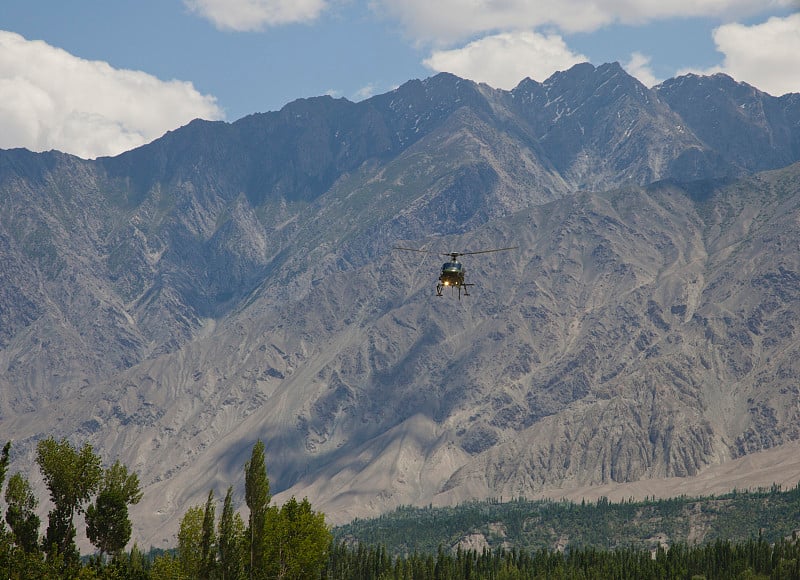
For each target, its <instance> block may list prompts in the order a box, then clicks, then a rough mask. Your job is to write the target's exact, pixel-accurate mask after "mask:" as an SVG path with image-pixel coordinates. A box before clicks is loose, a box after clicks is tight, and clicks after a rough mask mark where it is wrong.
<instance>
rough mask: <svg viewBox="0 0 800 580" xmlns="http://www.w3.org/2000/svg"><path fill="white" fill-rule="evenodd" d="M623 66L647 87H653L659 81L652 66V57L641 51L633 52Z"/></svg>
mask: <svg viewBox="0 0 800 580" xmlns="http://www.w3.org/2000/svg"><path fill="white" fill-rule="evenodd" d="M622 68H624V69H625V71H626V72H627V73H628V74H629V75H631V76H632V77H636V79H638V81H639V82H640V83H642V84H643V85H644V86H646V87H652V86H654V85H656V84H658V82H659V81H658V79H657V78H656V76H655V75H654V74H653V69H652V68H651V67H650V57H649V56H645V55H643V54H642V53H641V52H634V53H633V54H631V59H630V60H629V61H628V62H626V63H625V64H624V65H622Z"/></svg>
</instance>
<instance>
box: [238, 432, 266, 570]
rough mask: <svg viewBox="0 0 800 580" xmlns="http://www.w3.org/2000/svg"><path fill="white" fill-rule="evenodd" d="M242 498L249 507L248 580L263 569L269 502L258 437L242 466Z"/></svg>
mask: <svg viewBox="0 0 800 580" xmlns="http://www.w3.org/2000/svg"><path fill="white" fill-rule="evenodd" d="M244 473H245V480H244V494H245V495H244V500H245V503H246V504H247V507H248V508H249V509H250V516H249V522H248V524H249V525H248V535H249V539H250V567H249V574H250V580H253V578H256V577H257V576H256V574H257V573H258V571H261V570H263V569H264V547H263V545H264V522H265V518H266V513H267V509H268V508H269V502H270V500H271V499H272V496H270V493H269V478H268V477H267V467H266V463H265V462H264V443H263V442H262V441H261V439H259V440H258V441H256V443H255V445H253V451H252V453H251V454H250V459H249V461H247V463H245V466H244Z"/></svg>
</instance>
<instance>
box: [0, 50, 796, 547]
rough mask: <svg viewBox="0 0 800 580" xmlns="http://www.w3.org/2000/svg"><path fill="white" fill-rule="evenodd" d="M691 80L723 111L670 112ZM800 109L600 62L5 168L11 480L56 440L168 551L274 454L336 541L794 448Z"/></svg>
mask: <svg viewBox="0 0 800 580" xmlns="http://www.w3.org/2000/svg"><path fill="white" fill-rule="evenodd" d="M703 90H705V91H706V92H707V93H708V94H713V95H715V98H717V99H718V101H715V102H719V103H726V105H725V106H724V107H723V106H722V105H721V104H720V105H719V106H717V108H716V109H715V112H714V114H713V115H706V116H703V115H696V114H694V110H691V111H678V110H677V109H678V108H679V107H678V105H677V104H674V103H675V102H677V103H679V104H680V105H681V106H684V107H686V106H688V105H687V104H686V103H687V102H688V103H691V102H695V101H697V95H700V94H702V91H703ZM681 91H684V92H687V94H689V95H694V97H692V99H684V97H681V94H683V93H682V92H681ZM740 93H741V94H744V95H745V96H746V97H747V99H748V100H747V101H746V103H745V104H748V103H749V106H750V109H747V107H746V109H747V111H755V113H748V114H745V115H742V114H741V112H740V108H739V106H738V105H736V106H731V103H738V101H737V99H738V98H740V97H741V96H742V95H741V94H740ZM720 94H721V95H722V96H719V95H720ZM759 103H760V105H759V107H760V108H761V109H762V110H764V111H769V113H768V114H767V113H765V114H763V115H761V114H756V113H758V109H759V107H757V106H756V105H758V104H759ZM740 104H741V103H740ZM690 112H691V113H692V114H689V113H690ZM798 120H800V100H798V99H796V98H793V97H792V96H791V95H789V96H784V97H781V98H775V97H771V96H769V95H766V94H765V93H761V92H760V91H757V90H756V89H754V88H752V87H750V88H747V87H746V86H745V87H744V88H743V86H742V85H741V84H736V83H733V84H731V82H730V79H729V78H727V77H693V76H691V75H690V76H687V77H681V79H680V82H678V81H675V82H674V83H671V82H669V81H668V82H665V83H663V84H662V85H660V86H659V87H655V88H654V89H652V90H651V89H647V88H646V87H644V86H643V85H641V83H639V82H638V81H636V80H635V79H633V78H632V77H630V76H628V75H627V74H626V73H625V72H624V71H623V70H622V68H621V67H619V65H618V64H610V65H603V66H601V67H597V68H595V67H593V66H592V65H587V64H585V65H578V66H576V67H573V69H571V70H570V71H565V72H563V73H557V74H556V75H553V77H551V78H550V79H548V80H546V81H545V82H544V83H537V82H535V81H531V80H529V79H528V80H525V81H523V82H522V83H520V85H519V86H518V87H516V88H515V89H513V90H512V91H499V90H496V89H492V88H491V87H487V86H485V85H477V84H475V83H472V82H470V81H466V80H464V79H459V78H457V77H454V76H453V75H447V74H441V75H437V76H435V77H431V78H430V79H425V80H422V81H410V82H408V83H406V84H404V85H402V86H401V87H399V88H398V89H396V90H395V91H392V92H390V93H386V94H385V95H378V96H376V97H372V98H371V99H367V100H366V101H362V102H360V103H350V102H349V101H346V100H343V99H333V98H331V97H316V98H312V99H302V100H298V101H295V102H293V103H290V104H288V105H287V106H286V107H284V108H283V109H282V110H281V111H279V112H274V113H263V114H256V115H251V116H249V117H245V118H243V119H240V120H239V121H236V122H234V123H231V124H228V123H223V122H207V121H194V122H192V123H190V124H189V125H187V126H186V127H184V128H181V129H178V130H176V131H172V132H170V133H168V134H167V135H165V136H164V137H162V138H161V139H158V140H156V141H155V142H153V143H151V144H149V145H146V146H143V147H141V148H138V149H136V150H133V151H130V152H127V153H124V154H122V155H120V156H117V157H114V158H101V159H98V160H97V161H86V160H81V159H78V158H76V157H72V156H69V155H65V154H61V153H56V152H52V153H44V154H33V153H30V152H26V151H23V150H11V151H0V203H2V212H0V240H2V244H1V245H0V252H1V253H2V258H3V260H4V263H5V264H8V265H9V267H4V268H3V269H2V272H0V387H2V388H1V389H0V393H2V394H0V417H2V423H0V425H1V426H0V436H2V437H5V438H6V439H12V438H13V439H14V440H15V449H16V451H15V452H16V453H19V455H18V456H17V458H16V459H15V462H16V465H19V464H20V463H24V461H26V459H27V461H29V463H28V464H29V465H31V464H32V463H30V458H31V457H32V453H33V449H34V447H35V442H36V441H37V440H38V439H39V438H41V437H42V436H44V434H45V433H48V434H50V433H54V434H56V435H67V436H69V437H71V438H74V439H76V440H81V441H83V440H88V441H90V442H91V443H92V444H93V445H94V446H95V447H96V449H97V450H99V451H100V452H101V453H102V454H103V456H104V457H114V458H117V457H119V458H121V459H122V460H123V461H124V462H125V463H127V464H128V465H129V466H130V467H131V468H132V469H135V470H136V471H137V472H138V473H140V478H141V479H142V482H143V485H144V488H145V497H146V499H145V500H144V501H143V503H142V505H141V506H138V507H137V508H136V509H137V511H136V513H135V516H136V517H139V518H141V524H139V525H140V526H141V527H140V528H139V530H138V531H137V533H138V534H140V537H141V539H142V540H143V541H149V542H152V543H153V544H154V545H168V544H169V542H170V539H171V538H172V535H173V534H174V533H175V531H176V529H177V527H176V521H177V520H176V518H179V517H180V515H181V514H182V511H183V510H185V508H186V507H187V506H188V505H191V504H192V503H193V502H194V503H196V502H198V501H199V500H198V498H202V497H204V494H205V493H207V490H208V488H209V487H216V488H217V489H222V488H223V487H227V485H228V484H229V483H233V482H236V481H239V480H240V479H241V478H240V475H241V474H240V472H241V466H242V465H243V464H244V461H245V460H246V458H247V457H246V455H247V453H248V452H249V448H250V447H251V446H252V443H253V441H254V440H255V439H256V438H258V437H261V438H263V439H264V441H265V442H266V443H267V448H268V449H267V455H268V469H269V470H270V477H271V480H272V481H273V485H274V488H275V491H276V492H280V493H283V494H288V493H297V494H301V493H306V492H307V494H308V495H309V498H310V499H311V500H312V502H313V503H314V504H315V505H319V506H320V507H321V508H322V509H323V510H327V511H329V512H330V513H331V517H332V518H334V519H336V520H337V521H342V518H343V517H346V516H353V515H369V514H376V513H380V512H381V511H383V510H386V509H391V508H393V507H395V506H396V505H399V504H404V503H419V504H426V503H429V502H433V501H437V502H438V501H441V502H448V501H459V500H462V499H464V498H466V497H470V496H472V495H476V496H485V495H488V494H491V495H493V496H495V497H496V496H498V495H504V496H509V497H510V496H514V495H517V494H522V495H531V494H539V493H545V492H551V491H552V490H554V489H562V488H564V489H566V488H568V487H572V488H585V487H586V486H590V485H610V484H623V483H625V482H635V481H639V480H643V479H657V478H663V477H675V476H683V477H687V476H697V475H698V474H701V473H703V472H704V470H706V469H708V468H709V467H710V466H714V465H718V464H724V463H725V462H728V461H730V460H732V459H734V458H737V457H742V456H744V455H747V454H751V453H756V452H759V451H763V450H766V449H773V448H776V447H779V446H781V445H785V444H788V443H791V442H793V441H795V440H796V439H797V438H798V437H800V433H798V432H797V429H796V428H794V427H793V425H796V424H797V421H796V420H797V405H796V401H795V398H796V394H797V393H796V387H795V386H793V384H792V383H791V377H792V376H794V374H795V371H796V369H795V366H796V363H795V362H794V361H795V359H796V358H797V357H796V356H794V352H795V350H796V349H794V347H793V346H792V337H794V335H795V334H794V333H795V320H796V318H797V316H800V311H798V301H797V293H796V291H795V287H796V284H795V282H796V279H797V276H798V274H797V272H800V264H798V263H797V255H796V252H793V251H792V250H793V249H796V248H797V247H799V246H800V232H798V227H797V224H796V223H795V220H794V216H796V215H797V200H798V199H800V198H798V191H797V190H798V185H797V184H798V183H800V180H799V179H798V173H799V172H800V168H799V167H800V166H798V165H797V161H798V159H800V155H798V153H800V150H798V149H797V148H796V144H797V143H800V123H799V122H798ZM704 121H708V122H709V123H710V125H709V126H702V127H701V126H700V125H699V123H701V122H704ZM715 123H716V124H717V125H720V124H726V127H728V128H729V131H728V132H721V134H724V135H726V136H728V137H727V141H726V143H728V147H727V148H726V149H721V148H720V145H719V143H720V141H719V140H717V141H715V140H714V139H712V138H711V136H713V135H714V134H715V133H714V132H713V126H714V124H715ZM742 127H744V129H743V128H742ZM730 135H733V136H735V137H736V138H735V139H732V138H731V137H730ZM754 135H755V136H762V135H766V136H770V135H778V136H782V137H781V138H780V139H772V141H770V139H769V138H766V137H764V138H761V137H759V139H760V141H759V143H760V144H759V146H758V147H756V148H754V149H753V151H751V152H747V148H746V144H747V143H748V142H749V141H752V140H753V138H754V137H753V136H754ZM737 140H738V141H737ZM765 143H766V145H764V144H765ZM745 153H747V154H746V155H745ZM787 159H788V160H789V161H790V162H791V163H793V164H790V163H786V161H787ZM762 169H769V170H770V171H766V172H763V171H762V172H761V173H758V174H754V173H753V172H754V171H756V170H758V171H761V170H762ZM395 245H402V246H412V247H419V248H421V249H427V250H430V251H432V252H449V251H474V250H475V249H483V248H493V247H508V246H519V249H518V250H515V251H513V252H507V253H498V254H494V255H492V254H489V255H487V256H483V257H478V256H475V257H472V259H469V260H468V261H467V259H466V258H465V263H466V264H467V267H468V269H469V279H470V281H473V282H475V283H476V284H477V286H476V287H475V289H474V291H473V292H471V293H472V294H473V296H470V297H469V298H465V299H462V300H460V301H459V300H458V299H457V298H456V297H446V298H436V297H435V296H432V290H431V288H432V284H433V283H434V282H435V277H436V275H437V271H438V268H439V263H438V262H437V261H436V258H435V257H434V255H433V254H411V253H408V254H402V255H401V254H400V253H399V252H393V251H392V250H391V248H392V247H393V246H395ZM237 489H238V488H237ZM240 492H241V490H238V491H237V493H238V501H241V493H240ZM135 524H136V522H135ZM145 530H147V531H145Z"/></svg>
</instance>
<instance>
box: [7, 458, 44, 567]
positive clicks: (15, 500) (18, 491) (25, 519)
mask: <svg viewBox="0 0 800 580" xmlns="http://www.w3.org/2000/svg"><path fill="white" fill-rule="evenodd" d="M5 497H6V504H7V505H8V508H7V509H6V521H7V522H8V525H9V526H10V527H11V532H12V533H13V534H14V542H15V543H16V544H17V546H19V547H20V548H22V549H23V550H24V551H25V552H27V553H33V552H36V551H37V550H38V549H39V524H40V523H41V521H40V520H39V516H38V515H36V508H37V507H38V505H39V500H37V499H36V496H35V495H34V494H33V491H32V490H31V484H30V483H29V482H28V480H27V479H25V477H24V476H23V475H22V474H21V473H15V474H14V475H12V476H11V479H9V480H8V486H7V487H6V495H5Z"/></svg>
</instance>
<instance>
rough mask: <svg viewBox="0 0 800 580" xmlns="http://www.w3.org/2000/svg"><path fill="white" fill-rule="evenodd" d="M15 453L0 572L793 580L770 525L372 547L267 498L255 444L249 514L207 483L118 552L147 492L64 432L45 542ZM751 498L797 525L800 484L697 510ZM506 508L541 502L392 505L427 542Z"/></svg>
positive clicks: (798, 547)
mask: <svg viewBox="0 0 800 580" xmlns="http://www.w3.org/2000/svg"><path fill="white" fill-rule="evenodd" d="M10 448H11V444H10V443H7V444H6V445H5V446H4V448H3V450H2V453H1V454H0V491H2V489H3V485H4V484H5V483H7V484H6V485H5V494H4V496H3V497H4V499H5V504H6V512H5V518H4V519H0V575H3V577H7V578H9V579H22V578H25V579H28V578H53V579H58V578H70V579H73V578H77V579H84V578H85V579H91V578H96V579H109V580H110V579H115V580H117V579H120V580H121V579H130V580H194V579H202V580H212V579H213V580H264V579H268V578H270V579H271V578H285V579H308V580H316V579H320V580H323V579H331V580H345V579H347V580H350V579H354V580H359V579H363V580H394V579H397V580H406V579H408V580H428V579H430V580H449V579H458V580H462V579H467V580H484V579H485V580H514V579H548V580H559V579H570V580H572V579H590V578H619V579H628V578H631V579H636V578H642V579H645V578H646V579H652V578H659V579H661V578H664V579H672V578H674V579H687V580H699V579H707V580H711V579H717V578H719V579H755V578H759V579H784V578H786V579H798V580H800V543H798V542H797V541H796V535H793V536H791V539H789V538H788V537H781V536H779V537H777V539H775V538H774V537H773V536H770V535H769V534H768V533H767V530H768V528H764V530H765V532H764V533H760V532H759V533H758V534H757V535H752V536H751V537H750V538H747V539H745V540H740V541H732V540H730V539H723V538H716V539H713V540H712V541H709V542H707V543H704V544H700V545H688V544H686V543H676V544H674V545H672V546H671V547H669V548H665V547H662V546H660V545H659V546H657V547H655V548H652V547H643V546H641V545H633V544H630V545H620V544H619V541H618V540H617V545H616V547H615V548H614V549H607V548H601V547H598V546H594V545H589V544H588V543H574V544H572V543H571V544H570V545H569V546H568V547H567V549H565V550H554V549H552V548H549V547H542V548H538V549H532V550H531V549H525V548H520V547H515V548H509V547H507V546H503V547H497V548H495V549H489V548H487V549H485V550H483V551H475V550H464V549H461V548H460V547H458V545H459V543H458V541H457V539H456V541H453V539H452V538H449V537H448V538H441V537H440V542H439V544H438V545H437V547H436V548H435V549H432V550H418V549H416V548H414V549H407V550H405V551H401V552H398V551H397V550H396V546H395V548H394V549H389V548H387V546H386V545H385V544H383V543H382V542H381V541H380V534H375V535H373V537H372V538H371V540H370V541H368V540H365V539H363V538H362V539H361V540H358V539H357V538H356V537H355V536H354V535H352V534H351V535H348V534H342V530H345V531H346V530H349V531H350V532H352V531H353V530H356V529H358V526H359V525H361V524H364V522H360V523H359V522H355V525H354V526H349V527H348V526H345V527H343V528H340V530H339V537H340V538H346V539H339V540H335V539H334V536H333V534H332V533H331V530H330V529H329V528H328V526H327V525H326V524H325V518H324V515H323V514H321V513H319V512H315V511H314V510H313V509H312V508H311V504H310V503H309V502H308V500H307V499H304V500H302V501H297V500H296V499H295V498H291V499H290V500H289V501H287V502H286V503H285V504H284V505H282V506H277V505H273V504H272V503H271V500H272V497H271V495H270V487H269V478H268V477H267V471H266V464H265V458H264V444H263V443H262V442H261V441H258V442H257V443H256V444H255V445H254V446H253V449H252V453H251V456H250V459H249V460H248V461H247V462H246V463H245V465H244V479H245V481H244V483H245V485H244V488H245V490H244V491H245V498H244V499H245V503H246V505H247V508H248V512H247V518H246V520H245V518H243V517H242V515H241V514H239V513H237V512H236V511H235V510H234V509H233V487H228V489H227V492H226V494H225V498H224V500H223V502H222V509H221V512H220V513H219V517H217V508H218V505H217V500H216V498H215V494H214V490H209V492H208V495H207V498H206V501H205V503H204V504H202V505H196V506H193V507H191V508H189V509H188V510H187V511H186V513H185V514H184V516H183V518H182V519H181V522H180V526H179V530H178V531H177V547H176V548H175V549H174V550H170V551H157V550H152V549H151V550H150V552H148V553H144V552H142V551H141V550H139V548H138V547H137V546H136V545H134V546H133V547H132V548H131V549H130V550H128V551H126V546H127V544H128V542H129V541H130V537H131V522H130V519H129V517H128V506H130V505H133V504H136V503H137V502H139V501H140V500H141V498H142V492H141V491H140V489H139V481H138V478H137V476H136V474H133V473H129V472H128V469H127V468H126V467H125V466H124V465H122V464H120V463H119V462H116V463H114V464H113V465H112V466H111V467H109V468H106V469H103V468H102V467H101V460H100V458H99V457H98V456H97V455H95V454H94V452H93V450H92V448H91V446H89V445H84V446H83V447H81V448H76V447H73V446H72V445H71V444H69V442H67V441H66V440H61V441H56V440H54V439H52V438H50V439H46V440H43V441H41V442H40V443H39V445H38V446H37V456H36V462H37V465H38V467H39V470H40V472H41V474H42V478H43V480H44V482H45V485H46V486H47V489H48V491H49V493H50V502H51V503H52V509H50V511H49V513H48V519H47V527H46V529H45V533H44V535H43V536H40V527H41V524H42V522H40V520H39V517H38V516H37V515H36V509H37V507H38V505H39V503H38V500H37V498H36V497H35V496H34V494H33V492H32V490H31V486H30V483H29V482H28V480H27V479H26V478H25V476H24V475H23V474H21V473H15V474H13V475H12V476H11V477H10V478H8V481H7V482H6V476H7V471H8V466H9V454H10ZM760 500H766V501H767V503H769V504H773V505H777V506H779V509H781V510H782V512H783V516H782V517H784V518H787V519H794V522H795V525H796V522H798V521H800V513H798V511H797V510H793V509H792V508H787V506H793V505H794V503H793V502H796V501H798V500H800V488H795V489H793V490H790V491H789V492H781V491H780V489H779V488H777V487H776V486H773V488H772V489H770V490H763V491H759V492H756V493H751V492H733V493H732V494H729V495H727V496H724V497H723V498H722V502H723V503H722V504H720V505H718V506H717V507H710V508H709V507H706V508H704V509H707V510H709V509H710V510H713V509H723V508H724V507H728V508H730V507H731V505H733V504H737V503H738V502H744V504H745V505H743V506H738V509H740V513H741V514H743V515H740V516H739V517H740V518H741V517H746V518H750V519H752V520H754V521H755V522H756V523H757V524H761V523H763V522H764V516H763V514H761V513H760V511H759V510H760V508H759V507H758V506H759V505H761V504H760V503H759V501H760ZM685 501H687V500H686V499H685V498H683V499H681V498H677V499H673V500H660V501H659V502H655V501H653V502H644V505H649V504H659V505H660V507H661V508H663V511H665V512H669V513H670V514H671V516H674V517H678V518H679V517H680V515H681V513H682V509H683V507H682V506H683V505H684V503H685ZM501 505H502V506H504V509H508V510H509V511H508V514H507V515H509V514H510V515H509V517H508V519H507V521H505V522H504V525H505V527H506V529H507V530H512V531H516V532H518V533H522V532H525V531H526V529H527V528H528V527H529V526H530V522H531V521H532V520H531V519H530V516H531V513H535V512H536V510H531V505H530V503H529V502H525V501H523V500H516V501H514V502H508V503H507V504H502V502H484V503H477V502H476V503H472V504H467V505H465V506H460V507H459V508H448V510H446V511H445V512H438V511H436V510H433V509H432V508H428V509H422V510H417V509H412V508H403V509H401V510H399V511H398V512H397V513H399V514H402V515H403V516H404V517H405V516H408V517H409V518H410V520H409V521H415V522H416V523H408V521H405V520H403V519H402V518H400V520H401V524H400V525H396V526H395V531H397V530H399V532H398V533H405V534H415V535H416V536H417V537H424V536H426V534H429V533H430V532H431V530H433V531H434V532H435V531H436V530H437V529H439V528H437V525H429V524H431V521H432V520H437V519H444V520H445V521H446V520H447V517H445V515H446V514H458V513H460V514H461V516H460V517H461V518H462V519H466V520H468V521H469V522H471V523H470V525H472V526H477V525H478V524H479V523H481V522H482V523H485V522H486V521H487V517H489V518H492V517H494V516H496V513H494V511H493V510H494V509H495V508H496V507H498V506H501ZM710 505H712V506H713V505H715V504H710ZM754 506H755V507H754ZM538 508H540V512H539V516H541V510H544V511H547V510H556V511H558V510H562V511H560V512H559V513H560V517H563V519H564V521H565V522H569V521H570V519H571V518H575V519H582V520H583V525H584V526H585V527H586V528H587V529H589V530H590V531H592V533H597V534H612V535H613V534H615V533H618V532H619V531H620V526H619V520H620V518H625V517H627V518H635V517H640V516H641V514H642V513H643V506H642V505H639V504H638V503H637V502H633V501H628V502H622V503H621V504H612V503H610V502H609V501H608V500H606V499H601V500H600V501H598V502H597V503H596V504H591V505H589V504H586V503H583V504H580V505H578V504H571V506H565V505H559V504H558V503H557V502H544V503H541V504H538ZM564 509H566V511H563V510H564ZM450 510H452V511H450ZM645 512H646V510H645ZM420 513H422V514H425V517H426V518H428V520H426V521H424V522H420V519H419V517H416V516H418V515H419V514H420ZM78 514H83V515H84V518H83V519H84V521H85V523H86V537H87V539H89V541H90V542H91V543H92V544H93V545H94V546H95V548H96V550H97V552H96V553H95V555H93V556H92V557H89V558H83V559H81V558H80V556H79V554H78V551H77V549H76V545H75V537H76V533H77V530H76V528H75V521H74V520H75V516H76V515H78ZM526 514H527V515H526ZM620 514H622V515H620ZM646 515H647V514H646ZM412 516H414V517H412ZM776 517H777V516H776ZM377 521H378V523H379V525H380V526H381V528H382V529H383V530H384V532H386V534H385V535H391V534H389V533H388V531H389V528H391V526H392V522H394V523H395V524H396V523H397V521H398V518H397V514H394V516H393V517H385V518H379V519H378V520H377ZM403 521H405V523H402V522H403ZM492 521H496V520H492ZM439 523H440V524H441V522H439ZM773 523H774V522H773ZM726 525H728V524H726ZM451 546H456V547H455V548H454V549H453V548H451Z"/></svg>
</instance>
